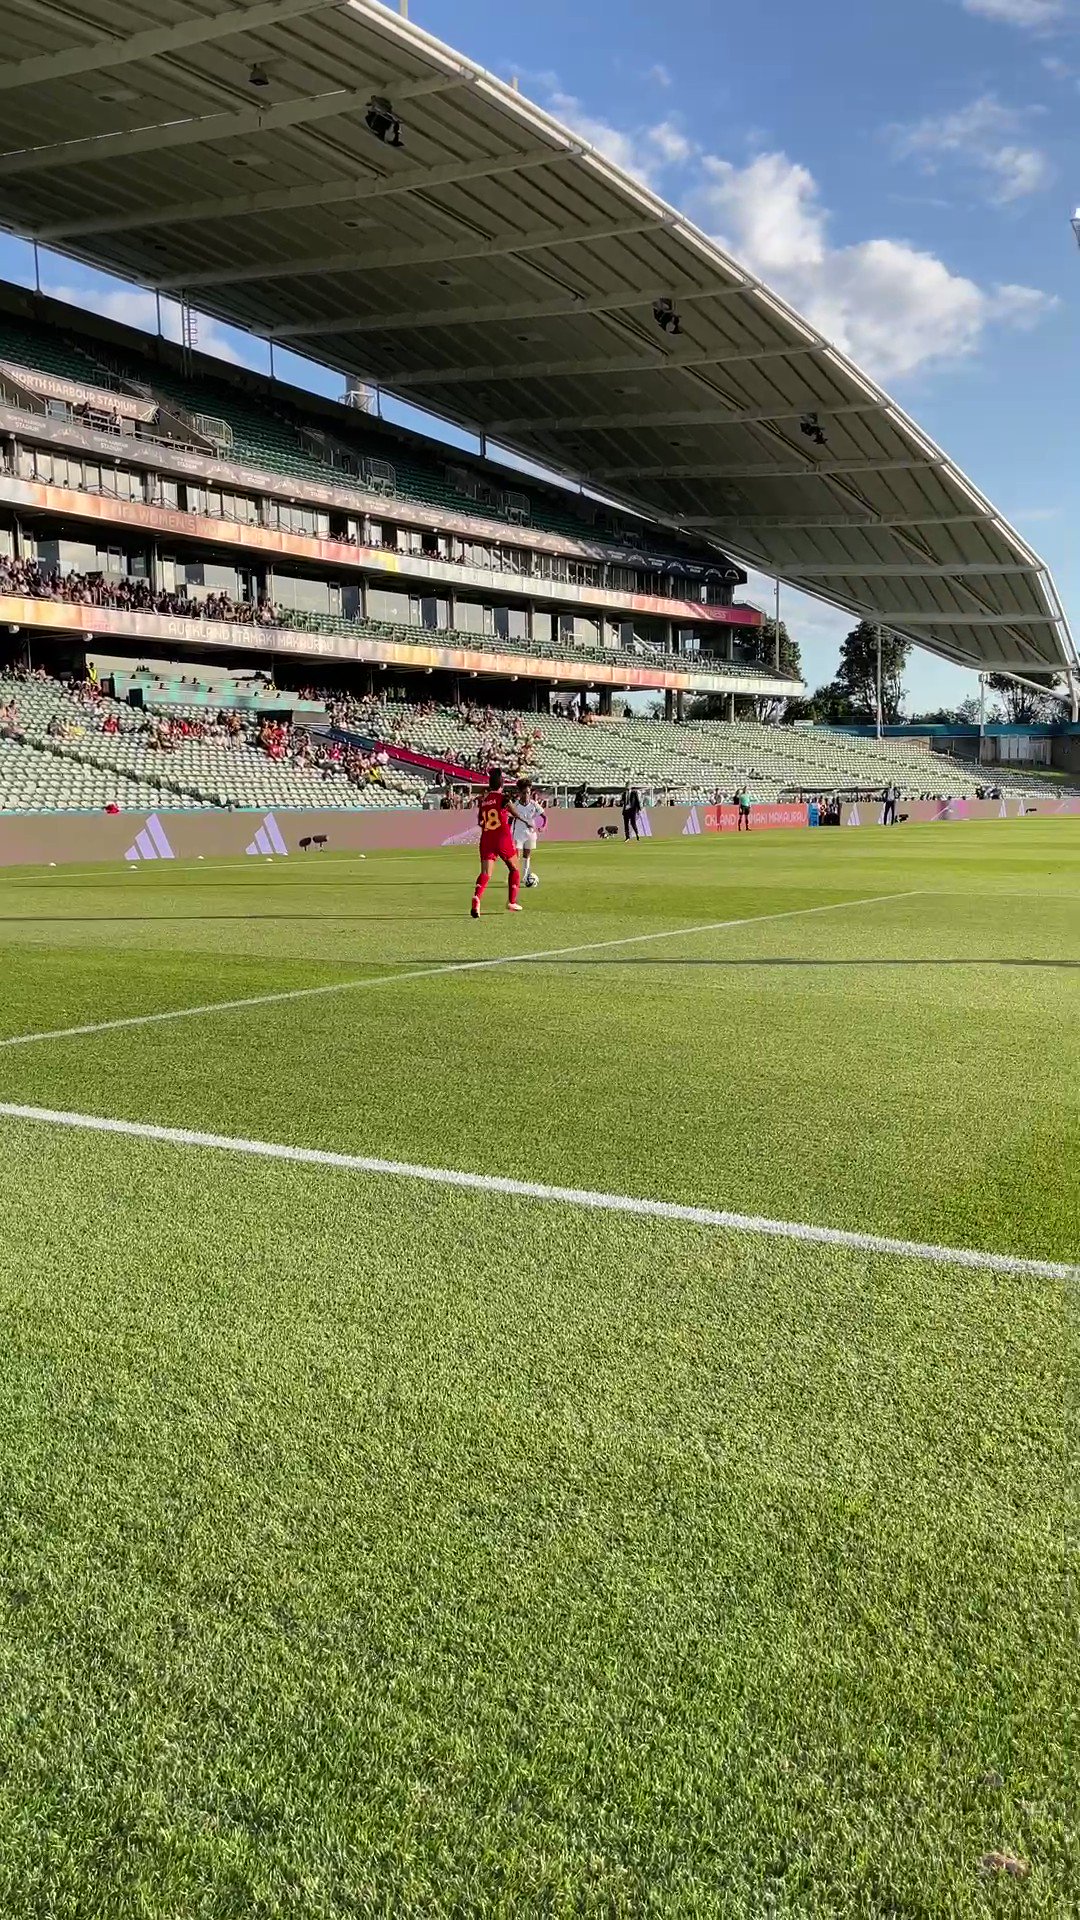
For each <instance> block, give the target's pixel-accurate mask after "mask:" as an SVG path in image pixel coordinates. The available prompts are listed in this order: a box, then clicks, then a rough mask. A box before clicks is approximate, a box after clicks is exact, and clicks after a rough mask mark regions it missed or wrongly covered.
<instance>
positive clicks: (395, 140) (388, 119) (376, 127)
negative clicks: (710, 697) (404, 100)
mask: <svg viewBox="0 0 1080 1920" xmlns="http://www.w3.org/2000/svg"><path fill="white" fill-rule="evenodd" d="M364 125H365V126H366V128H367V130H368V132H369V133H373V134H374V135H375V138H376V140H381V141H382V142H383V144H384V145H385V146H387V147H403V146H404V145H405V142H404V140H403V139H402V134H401V121H400V120H399V119H398V116H397V114H396V113H395V112H394V109H393V107H392V106H391V104H390V102H389V100H387V99H386V97H385V95H384V94H381V93H373V94H372V96H371V99H370V100H369V101H368V103H367V111H366V113H365V114H364Z"/></svg>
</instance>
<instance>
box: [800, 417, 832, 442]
mask: <svg viewBox="0 0 1080 1920" xmlns="http://www.w3.org/2000/svg"><path fill="white" fill-rule="evenodd" d="M799 432H800V433H805V435H806V437H807V439H808V440H812V441H813V442H814V445H815V446H816V447H827V446H828V444H829V443H828V441H827V440H826V438H825V434H824V431H823V429H822V425H821V421H820V420H819V419H818V417H817V414H816V413H804V414H803V417H802V419H801V420H800V421H799Z"/></svg>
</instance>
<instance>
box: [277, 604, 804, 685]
mask: <svg viewBox="0 0 1080 1920" xmlns="http://www.w3.org/2000/svg"><path fill="white" fill-rule="evenodd" d="M277 617H278V619H279V621H280V623H281V625H282V626H283V627H284V626H288V627H292V628H294V629H295V630H296V631H298V632H301V633H336V634H342V635H345V636H352V635H355V636H356V638H357V639H361V640H365V639H366V640H388V641H394V642H396V643H397V644H399V645H401V646H425V645H426V646H432V647H460V648H463V649H467V650H468V651H469V652H470V653H492V654H498V653H502V654H507V653H509V654H516V653H520V654H525V655H527V656H528V657H529V658H531V659H539V660H548V661H550V663H551V665H552V668H553V669H555V668H558V667H559V666H564V667H565V666H569V665H571V664H574V665H580V664H581V663H583V662H584V663H588V664H589V665H597V666H601V665H604V666H619V667H633V668H635V669H637V670H639V671H640V670H641V669H642V668H643V667H648V666H655V667H657V668H662V669H664V670H665V671H667V672H671V671H675V672H684V673H708V674H712V675H714V676H716V677H719V678H736V679H759V680H771V679H772V678H773V677H774V674H773V669H772V667H769V666H765V665H763V664H760V663H759V662H756V661H742V660H718V659H714V658H713V657H712V655H695V654H676V653H663V652H661V650H660V649H659V648H658V647H649V648H642V650H641V652H639V653H638V652H631V651H630V649H629V648H627V647H599V646H597V647H590V646H584V645H578V643H577V642H576V641H563V642H561V643H560V644H558V645H557V644H556V643H555V642H554V641H551V640H526V639H523V638H515V639H505V640H504V639H500V638H499V637H498V636H497V635H495V634H484V633H465V632H462V631H461V630H460V629H457V628H453V627H438V628H432V627H418V626H409V625H406V624H404V623H403V622H401V621H392V620H345V619H343V618H342V617H341V616H340V615H338V614H332V613H298V612H294V611H293V610H291V609H290V608H287V607H279V608H278V609H277ZM553 677H554V678H556V679H557V678H558V674H557V673H554V674H553Z"/></svg>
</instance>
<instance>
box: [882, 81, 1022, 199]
mask: <svg viewBox="0 0 1080 1920" xmlns="http://www.w3.org/2000/svg"><path fill="white" fill-rule="evenodd" d="M1031 118H1032V115H1031V112H1030V111H1027V112H1024V111H1022V110H1021V109H1019V108H1017V107H1007V106H1005V105H1004V104H1003V103H1002V101H1000V100H998V99H997V98H996V97H995V95H994V94H992V93H984V94H981V95H980V96H979V98H978V99H977V100H972V101H971V102H970V103H969V104H968V105H967V106H966V107H958V108H956V110H955V111H954V112H952V113H944V114H938V115H930V116H928V117H927V118H926V119H924V120H917V121H915V122H914V123H913V124H912V125H910V126H904V127H894V128H893V130H892V132H893V141H894V145H895V147H896V151H897V152H898V153H899V154H900V155H902V156H904V157H907V158H911V159H915V160H918V161H919V162H920V163H921V165H922V167H923V171H924V172H926V173H936V172H937V170H938V167H939V165H940V162H941V161H942V159H943V158H945V157H950V158H952V159H955V160H956V161H958V162H959V163H960V164H961V165H962V166H965V167H967V168H969V169H970V170H971V171H972V172H973V173H974V174H975V175H976V176H977V177H978V178H979V179H981V181H982V182H983V183H984V185H985V187H986V189H987V194H988V198H989V199H990V200H991V201H992V202H993V203H995V204H996V205H998V206H1003V205H1006V204H1007V203H1008V202H1009V201H1012V200H1020V199H1023V197H1024V196H1025V195H1026V194H1029V193H1037V192H1038V190H1039V188H1040V187H1043V186H1045V185H1046V183H1047V181H1048V180H1049V178H1050V163H1049V161H1048V159H1047V157H1046V155H1045V154H1044V153H1043V152H1042V151H1041V150H1040V148H1038V147H1036V146H1032V145H1031V144H1030V142H1025V141H1023V140H1022V139H1020V138H1018V137H1017V136H1019V135H1022V134H1024V133H1026V132H1027V131H1028V129H1029V128H1030V124H1031Z"/></svg>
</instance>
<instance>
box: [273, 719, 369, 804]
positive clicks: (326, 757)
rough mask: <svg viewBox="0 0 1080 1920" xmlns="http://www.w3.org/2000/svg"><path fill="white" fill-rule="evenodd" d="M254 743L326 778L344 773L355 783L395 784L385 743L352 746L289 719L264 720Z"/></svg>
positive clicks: (294, 764)
mask: <svg viewBox="0 0 1080 1920" xmlns="http://www.w3.org/2000/svg"><path fill="white" fill-rule="evenodd" d="M255 744H256V745H257V746H259V747H261V748H262V751H263V752H264V753H265V754H268V755H269V757H270V759H271V760H278V761H288V762H290V763H291V764H292V765H293V766H296V767H303V768H307V769H308V770H309V771H310V772H311V773H313V774H318V775H319V776H321V778H323V779H325V780H331V779H334V778H335V777H336V776H338V775H341V776H343V777H344V778H345V779H346V780H348V781H350V782H351V783H352V785H353V786H354V787H390V788H393V787H394V786H395V784H396V782H395V779H394V774H393V768H392V766H391V761H390V755H389V753H388V752H387V750H386V748H385V747H384V746H379V747H377V748H375V749H373V750H371V751H366V750H365V749H363V748H361V747H350V746H349V745H348V744H347V742H345V741H342V740H323V739H320V738H319V737H318V736H317V735H315V734H313V733H310V732H309V731H308V730H307V728H305V727H294V726H292V725H290V723H289V722H288V721H283V720H269V719H264V720H263V721H261V723H260V725H259V728H258V731H257V733H256V735H255Z"/></svg>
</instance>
